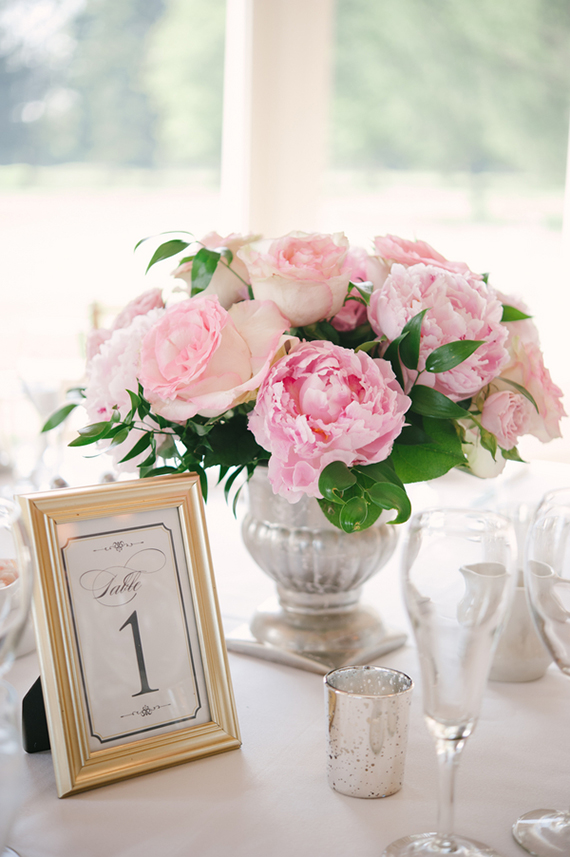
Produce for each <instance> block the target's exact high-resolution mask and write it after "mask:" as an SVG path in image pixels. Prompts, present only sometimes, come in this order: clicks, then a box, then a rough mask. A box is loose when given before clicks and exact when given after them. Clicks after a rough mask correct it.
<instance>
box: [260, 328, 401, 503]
mask: <svg viewBox="0 0 570 857" xmlns="http://www.w3.org/2000/svg"><path fill="white" fill-rule="evenodd" d="M409 405H410V400H409V399H408V397H407V396H405V395H404V394H403V393H402V390H401V388H400V386H399V384H398V383H397V381H396V379H395V377H394V373H393V372H392V368H391V366H390V364H389V363H388V362H387V361H385V360H373V359H372V358H371V357H369V356H368V354H366V353H365V352H363V351H359V352H354V351H352V350H349V349H346V348H341V347H340V346H338V345H333V343H332V342H329V341H318V342H301V343H299V344H298V345H296V346H295V347H294V348H293V349H292V351H291V352H290V353H289V354H288V355H287V356H285V357H282V358H281V359H280V360H278V361H277V362H276V363H275V365H274V366H273V367H272V369H271V371H270V372H269V374H268V376H267V378H266V379H265V381H264V383H263V384H262V386H261V388H260V390H259V393H258V396H257V402H256V404H255V408H254V410H253V411H252V412H251V414H250V417H249V427H250V430H251V431H252V432H253V434H254V436H255V439H256V440H257V442H258V443H259V444H260V445H261V446H263V447H264V448H265V449H267V450H268V451H269V452H270V453H271V459H270V461H269V479H270V482H271V484H272V486H273V490H274V491H275V492H276V493H278V494H281V495H282V496H284V497H286V498H287V499H288V500H290V501H291V502H296V501H297V500H298V499H300V497H301V496H302V495H303V494H308V495H309V496H311V497H319V496H320V494H319V490H318V480H319V476H320V474H321V471H322V470H323V468H324V467H326V465H327V464H330V463H331V462H333V461H343V462H344V463H345V464H346V465H348V466H351V465H353V464H371V463H373V462H377V461H383V460H384V459H385V458H387V457H388V455H389V454H390V452H391V450H392V444H393V442H394V439H395V438H396V437H398V435H399V434H400V432H401V431H402V427H403V425H404V414H405V412H406V411H407V409H408V407H409Z"/></svg>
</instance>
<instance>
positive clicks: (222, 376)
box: [140, 295, 289, 422]
mask: <svg viewBox="0 0 570 857" xmlns="http://www.w3.org/2000/svg"><path fill="white" fill-rule="evenodd" d="M288 327H289V322H288V320H287V319H286V318H284V317H283V316H282V315H281V313H280V312H279V310H278V309H277V307H276V306H275V304H274V303H272V301H242V302H241V303H237V304H234V306H233V307H232V308H231V310H230V311H229V312H228V311H227V310H225V309H224V308H223V307H222V306H220V303H219V301H218V299H217V297H214V296H212V297H204V296H203V295H198V296H196V297H194V298H190V299H189V300H187V301H182V302H181V303H178V304H175V305H174V306H172V307H170V309H168V310H166V312H165V313H164V315H163V316H162V318H161V319H160V320H159V321H158V323H157V324H155V325H154V326H153V327H152V328H151V329H150V330H149V332H148V333H147V334H146V336H145V338H144V340H143V343H142V351H141V374H140V379H141V383H142V385H143V387H144V391H145V395H146V396H147V398H148V400H149V402H150V403H151V404H152V406H153V409H154V411H155V412H156V413H158V414H160V415H162V416H163V417H166V418H167V419H170V420H173V421H174V422H185V421H186V420H188V419H190V418H191V417H193V416H195V415H196V414H201V415H202V416H205V417H213V416H219V415H220V414H223V413H224V411H227V410H228V409H229V408H231V407H234V406H235V405H238V404H241V403H242V402H245V401H248V400H249V399H251V398H254V391H255V390H256V389H257V388H258V387H259V385H260V384H261V382H262V381H263V379H264V378H265V376H266V374H267V372H268V371H269V368H270V366H271V363H272V361H273V359H274V358H275V355H276V352H277V350H278V349H279V347H280V346H281V344H282V334H283V332H284V331H285V330H286V329H287V328H288Z"/></svg>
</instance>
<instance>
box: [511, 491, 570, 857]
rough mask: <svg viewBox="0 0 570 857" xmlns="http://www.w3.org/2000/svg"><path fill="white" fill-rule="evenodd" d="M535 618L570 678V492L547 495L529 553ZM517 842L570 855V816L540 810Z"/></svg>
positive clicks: (548, 853)
mask: <svg viewBox="0 0 570 857" xmlns="http://www.w3.org/2000/svg"><path fill="white" fill-rule="evenodd" d="M525 582H526V591H527V597H528V601H529V605H530V609H531V613H532V616H533V619H534V622H535V625H536V628H537V630H538V633H539V634H540V636H541V637H542V639H543V641H544V643H545V644H546V646H547V648H548V651H549V652H550V654H551V655H552V658H553V660H554V661H555V662H556V664H557V665H558V667H559V668H560V669H561V670H562V672H563V673H565V674H566V675H569V676H570V488H562V489H560V490H558V491H551V492H549V493H548V494H546V495H545V496H544V497H543V499H542V501H541V503H540V505H539V507H538V509H537V511H536V513H535V516H534V520H533V523H532V526H531V528H530V532H529V535H528V539H527V543H526V550H525ZM513 836H514V837H515V839H516V841H517V842H518V843H519V845H522V847H523V848H525V849H526V850H527V851H529V852H530V853H531V854H535V855H537V857H561V855H568V854H570V812H569V811H567V810H554V809H537V810H533V811H532V812H527V813H526V814H525V815H523V816H522V817H521V818H519V820H518V821H517V822H516V823H515V824H514V825H513Z"/></svg>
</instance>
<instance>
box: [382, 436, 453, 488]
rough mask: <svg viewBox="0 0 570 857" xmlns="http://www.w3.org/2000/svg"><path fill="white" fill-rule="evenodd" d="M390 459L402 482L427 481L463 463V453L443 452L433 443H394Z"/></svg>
mask: <svg viewBox="0 0 570 857" xmlns="http://www.w3.org/2000/svg"><path fill="white" fill-rule="evenodd" d="M391 458H392V461H393V462H394V467H395V468H396V473H397V474H398V476H399V477H400V479H401V480H402V482H406V483H407V482H427V481H428V480H430V479H436V478H437V477H438V476H443V474H444V473H447V472H448V470H451V469H452V468H453V467H457V466H458V465H461V464H465V456H464V455H455V454H454V453H448V452H445V450H443V449H442V448H441V447H438V446H436V445H435V444H418V445H417V446H406V445H404V444H401V445H396V444H394V446H393V448H392V455H391Z"/></svg>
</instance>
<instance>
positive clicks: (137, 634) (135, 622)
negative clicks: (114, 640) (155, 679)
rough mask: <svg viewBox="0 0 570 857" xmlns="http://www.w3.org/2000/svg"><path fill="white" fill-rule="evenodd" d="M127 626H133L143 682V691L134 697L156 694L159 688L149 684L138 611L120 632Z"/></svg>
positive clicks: (133, 613)
mask: <svg viewBox="0 0 570 857" xmlns="http://www.w3.org/2000/svg"><path fill="white" fill-rule="evenodd" d="M127 625H130V626H131V630H132V632H133V641H134V644H135V654H136V656H137V665H138V668H139V676H140V680H141V689H140V690H139V692H138V693H133V694H132V696H142V695H143V693H156V691H157V690H159V688H158V687H151V686H150V685H149V683H148V678H147V677H146V666H145V662H144V655H143V650H142V643H141V635H140V631H139V620H138V618H137V611H136V610H133V612H132V613H131V615H130V616H129V618H128V619H127V621H126V622H125V623H124V624H123V625H121V627H120V628H119V631H122V630H123V628H126V627H127Z"/></svg>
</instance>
